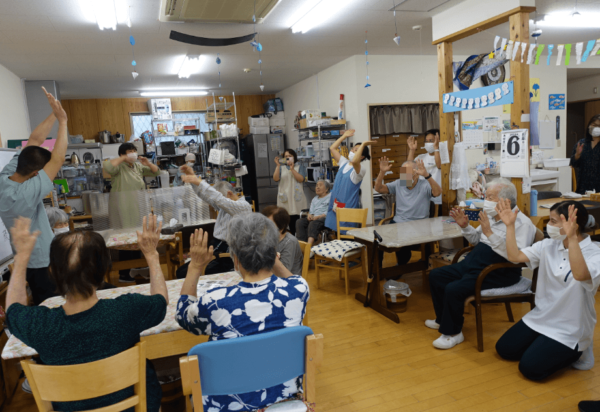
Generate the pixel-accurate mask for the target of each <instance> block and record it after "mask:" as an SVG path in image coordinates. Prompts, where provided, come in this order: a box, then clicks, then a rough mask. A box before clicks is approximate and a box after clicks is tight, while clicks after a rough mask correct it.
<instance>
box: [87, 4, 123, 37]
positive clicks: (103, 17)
mask: <svg viewBox="0 0 600 412" xmlns="http://www.w3.org/2000/svg"><path fill="white" fill-rule="evenodd" d="M91 3H92V8H93V10H94V15H95V16H96V22H97V23H98V27H100V30H104V29H113V30H117V9H116V7H115V0H91Z"/></svg>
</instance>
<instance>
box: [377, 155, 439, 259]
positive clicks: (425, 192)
mask: <svg viewBox="0 0 600 412" xmlns="http://www.w3.org/2000/svg"><path fill="white" fill-rule="evenodd" d="M407 166H410V169H409V170H410V171H411V177H412V179H411V180H410V182H406V181H403V180H401V179H398V180H396V181H394V182H391V183H388V184H383V179H384V177H385V174H386V173H387V172H389V171H390V170H391V169H392V165H391V164H390V162H389V160H388V158H387V157H382V158H381V159H379V175H377V180H376V181H375V190H377V191H378V192H379V193H382V194H387V193H391V194H393V195H396V212H395V214H394V220H393V222H394V223H401V222H410V221H412V220H420V219H427V218H429V199H431V197H432V196H439V195H440V194H441V193H442V188H441V187H440V185H438V183H437V182H436V181H435V180H434V179H433V177H432V176H431V174H430V173H429V172H428V171H427V170H426V169H425V165H424V164H423V161H422V160H417V162H416V163H415V162H413V161H411V160H407V161H406V162H404V163H403V164H402V167H407ZM420 176H423V178H424V179H425V181H423V180H421V179H420V178H419V177H420ZM420 249H421V245H414V246H406V247H403V248H401V249H400V250H398V251H397V252H396V259H397V260H398V264H399V265H405V264H407V263H408V262H409V261H410V258H411V255H412V250H420ZM379 260H380V261H382V260H383V252H381V253H380V255H379Z"/></svg>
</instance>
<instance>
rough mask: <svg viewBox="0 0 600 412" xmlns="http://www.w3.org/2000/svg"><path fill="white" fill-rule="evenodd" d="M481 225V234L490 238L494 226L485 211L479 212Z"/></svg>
mask: <svg viewBox="0 0 600 412" xmlns="http://www.w3.org/2000/svg"><path fill="white" fill-rule="evenodd" d="M479 224H480V225H481V232H482V233H483V234H484V235H486V236H487V237H489V236H490V235H491V234H492V225H491V224H490V219H489V218H488V215H487V213H485V212H484V211H483V210H482V211H481V212H479Z"/></svg>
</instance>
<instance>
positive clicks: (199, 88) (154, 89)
mask: <svg viewBox="0 0 600 412" xmlns="http://www.w3.org/2000/svg"><path fill="white" fill-rule="evenodd" d="M165 90H168V91H172V92H173V91H178V92H184V91H191V92H197V91H202V90H208V87H202V86H196V87H149V88H146V89H144V90H140V92H164V91H165Z"/></svg>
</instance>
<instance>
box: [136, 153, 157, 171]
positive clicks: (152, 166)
mask: <svg viewBox="0 0 600 412" xmlns="http://www.w3.org/2000/svg"><path fill="white" fill-rule="evenodd" d="M138 159H140V163H141V164H142V165H144V166H145V167H147V168H149V169H150V173H152V175H155V174H156V173H157V172H158V171H159V168H158V166H157V165H155V164H154V163H152V162H151V161H150V160H148V158H146V157H144V156H140V157H139V158H138Z"/></svg>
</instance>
